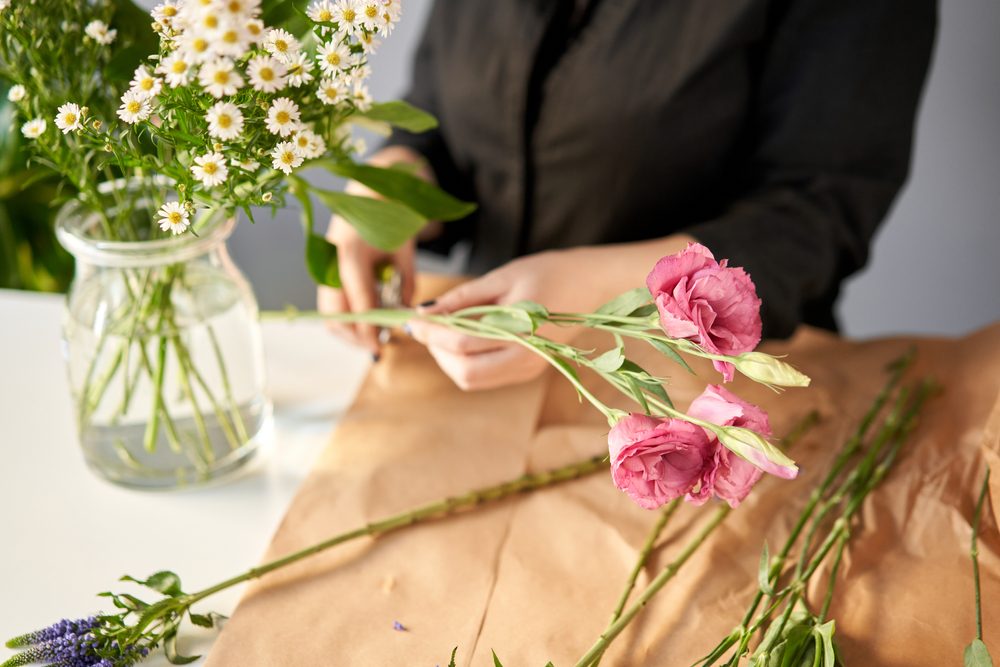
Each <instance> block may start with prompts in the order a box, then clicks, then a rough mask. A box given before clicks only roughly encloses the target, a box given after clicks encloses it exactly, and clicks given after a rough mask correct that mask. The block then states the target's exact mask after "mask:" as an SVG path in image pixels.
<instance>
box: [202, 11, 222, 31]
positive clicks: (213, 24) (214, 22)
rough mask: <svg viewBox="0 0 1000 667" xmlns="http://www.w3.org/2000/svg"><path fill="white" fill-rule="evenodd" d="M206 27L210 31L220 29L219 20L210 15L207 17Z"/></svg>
mask: <svg viewBox="0 0 1000 667" xmlns="http://www.w3.org/2000/svg"><path fill="white" fill-rule="evenodd" d="M205 27H206V28H208V29H209V30H214V29H216V28H218V27H219V18H218V17H217V16H213V15H212V14H209V15H208V16H206V17H205Z"/></svg>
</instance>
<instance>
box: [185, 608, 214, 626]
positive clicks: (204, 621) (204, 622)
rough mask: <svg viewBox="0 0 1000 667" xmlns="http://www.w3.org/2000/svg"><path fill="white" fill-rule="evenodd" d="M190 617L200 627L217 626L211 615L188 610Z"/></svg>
mask: <svg viewBox="0 0 1000 667" xmlns="http://www.w3.org/2000/svg"><path fill="white" fill-rule="evenodd" d="M188 617H190V619H191V622H192V623H194V624H195V625H197V626H199V627H202V628H211V627H213V626H215V623H214V622H213V621H212V617H211V616H202V615H201V614H196V613H194V612H193V611H190V610H188Z"/></svg>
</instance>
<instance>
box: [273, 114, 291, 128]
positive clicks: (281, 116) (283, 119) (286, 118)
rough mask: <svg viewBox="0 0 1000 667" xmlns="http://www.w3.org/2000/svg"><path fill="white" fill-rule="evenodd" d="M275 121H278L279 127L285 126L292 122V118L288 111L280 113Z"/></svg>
mask: <svg viewBox="0 0 1000 667" xmlns="http://www.w3.org/2000/svg"><path fill="white" fill-rule="evenodd" d="M274 119H275V120H276V121H278V124H279V125H284V124H285V123H287V122H288V121H290V120H291V119H292V117H291V116H290V115H289V114H288V112H287V111H279V112H278V113H277V115H276V116H275V117H274Z"/></svg>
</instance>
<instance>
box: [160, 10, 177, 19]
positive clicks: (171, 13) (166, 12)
mask: <svg viewBox="0 0 1000 667" xmlns="http://www.w3.org/2000/svg"><path fill="white" fill-rule="evenodd" d="M163 15H164V16H166V17H167V18H168V19H169V18H173V17H175V16H177V8H176V7H164V8H163Z"/></svg>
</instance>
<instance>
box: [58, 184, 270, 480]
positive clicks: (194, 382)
mask: <svg viewBox="0 0 1000 667" xmlns="http://www.w3.org/2000/svg"><path fill="white" fill-rule="evenodd" d="M116 185H119V186H121V185H123V183H121V182H119V183H118V184H116ZM126 189H127V190H129V191H130V192H131V194H132V195H133V197H131V199H130V200H129V203H128V204H127V205H129V206H133V207H134V210H135V213H134V215H137V216H146V217H145V222H146V224H147V227H148V222H149V220H150V219H151V216H152V214H153V213H154V212H155V206H154V205H153V204H152V203H151V200H150V199H148V198H143V197H142V196H140V195H139V194H138V192H137V190H138V188H137V187H133V186H132V184H129V186H128V187H127V188H126ZM105 190H107V188H106V189H105ZM116 205H126V204H110V208H109V209H108V211H107V212H108V213H115V214H117V211H115V210H114V208H113V207H114V206H116ZM113 217H114V216H113V215H106V216H102V215H100V214H97V213H95V212H93V211H92V210H91V209H89V208H87V207H85V206H83V205H82V204H81V203H80V202H78V201H71V202H69V203H68V204H66V205H65V206H64V207H63V209H62V211H61V212H60V214H59V216H58V218H57V221H56V234H57V235H58V238H59V241H60V243H62V245H63V246H64V247H65V248H66V249H67V250H68V251H69V252H71V253H72V254H73V255H74V257H75V258H76V275H75V277H74V280H73V284H72V286H71V287H70V291H69V294H68V296H67V307H66V314H65V320H64V327H63V334H64V354H65V356H66V360H67V366H68V371H69V384H70V391H71V392H72V395H73V399H74V405H75V408H76V419H77V424H78V433H79V438H80V444H81V446H82V448H83V453H84V456H85V458H86V461H87V464H88V465H89V466H90V468H91V469H92V470H93V471H94V472H95V473H97V474H98V475H100V476H102V477H104V478H106V479H107V480H109V481H111V482H114V483H116V484H120V485H122V486H127V487H133V488H143V489H166V488H174V487H181V486H187V485H191V484H200V483H204V482H207V481H209V480H212V479H216V478H218V477H220V476H222V475H225V474H228V473H230V472H232V471H234V470H236V469H237V468H239V467H240V466H242V465H243V464H244V463H246V462H247V461H248V460H250V459H251V458H252V456H253V454H254V453H255V452H256V451H257V449H258V447H259V445H260V444H261V441H262V439H264V438H265V437H267V434H268V433H269V432H270V428H269V427H270V423H271V404H270V402H269V400H268V399H267V398H266V396H265V382H266V379H265V372H264V351H263V344H262V341H261V334H260V326H259V324H258V321H257V320H258V317H257V301H256V299H255V298H254V295H253V292H252V290H251V289H250V285H249V283H248V282H247V280H246V278H244V277H243V274H241V273H240V271H239V269H237V268H236V266H235V265H234V264H233V262H232V260H231V259H230V258H229V255H228V253H227V252H226V246H225V241H226V239H227V238H228V237H229V235H230V234H231V233H232V231H233V228H234V227H235V226H236V219H235V218H226V217H225V216H224V215H222V214H221V213H216V214H215V215H214V216H212V217H209V218H208V219H205V220H202V221H200V223H199V224H198V226H197V229H198V236H194V235H193V234H191V233H185V234H182V235H180V236H176V237H173V238H166V239H160V240H149V241H132V242H121V241H108V240H105V239H106V238H107V234H106V232H105V231H104V229H106V225H105V220H107V219H108V218H113ZM102 225H103V227H102Z"/></svg>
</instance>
